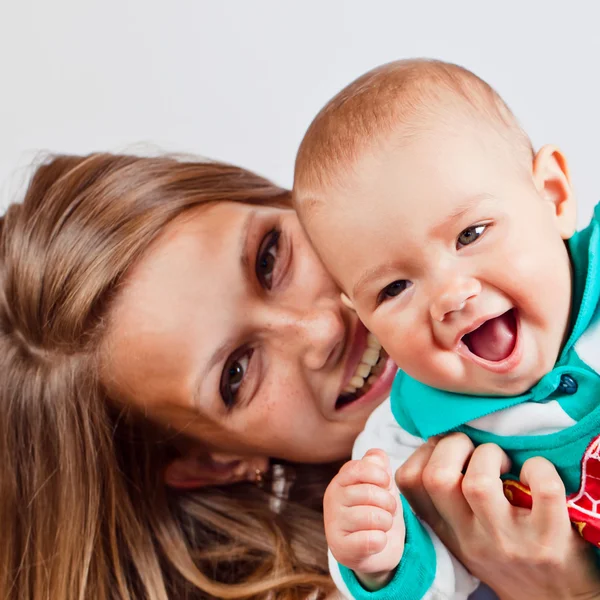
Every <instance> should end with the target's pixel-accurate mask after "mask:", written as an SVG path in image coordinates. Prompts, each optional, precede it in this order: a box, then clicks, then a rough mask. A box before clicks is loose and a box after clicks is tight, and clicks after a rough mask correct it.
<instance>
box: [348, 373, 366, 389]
mask: <svg viewBox="0 0 600 600" xmlns="http://www.w3.org/2000/svg"><path fill="white" fill-rule="evenodd" d="M364 384H365V380H364V379H363V378H362V377H359V376H358V375H355V376H354V377H353V378H352V379H351V380H350V385H353V386H354V387H355V388H356V389H359V388H361V387H362V386H363V385H364Z"/></svg>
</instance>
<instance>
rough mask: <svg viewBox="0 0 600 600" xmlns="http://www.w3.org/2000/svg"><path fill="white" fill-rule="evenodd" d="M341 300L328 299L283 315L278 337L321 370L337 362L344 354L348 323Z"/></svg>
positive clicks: (308, 366) (314, 368) (312, 367)
mask: <svg viewBox="0 0 600 600" xmlns="http://www.w3.org/2000/svg"><path fill="white" fill-rule="evenodd" d="M340 308H341V307H340V303H339V302H334V301H333V300H327V301H326V302H323V303H316V304H315V306H313V307H311V308H310V309H308V310H306V311H303V312H298V311H293V312H292V311H290V312H289V313H285V314H282V315H281V320H280V323H279V324H280V327H279V336H278V337H279V340H280V343H281V345H282V346H284V347H285V348H286V350H287V351H291V352H294V353H296V354H297V357H298V358H299V359H300V360H301V361H302V363H303V364H304V366H305V367H306V368H308V369H311V370H315V371H317V370H320V369H323V368H327V367H329V366H335V365H336V364H337V362H338V360H339V359H340V357H341V356H342V355H343V351H344V346H345V339H346V324H345V322H344V319H343V316H342V311H341V309H340Z"/></svg>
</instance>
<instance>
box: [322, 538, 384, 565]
mask: <svg viewBox="0 0 600 600" xmlns="http://www.w3.org/2000/svg"><path fill="white" fill-rule="evenodd" d="M386 544H387V536H386V534H385V533H384V532H383V531H377V530H371V531H356V532H354V533H350V534H348V535H346V536H344V537H343V538H342V540H340V543H339V544H335V545H331V552H332V553H333V556H334V557H335V559H336V560H337V561H338V562H340V563H342V564H343V565H345V566H346V567H348V568H349V569H352V570H354V571H359V570H362V569H363V568H364V561H365V559H366V558H368V557H369V556H372V555H374V554H377V553H379V552H381V551H382V550H383V549H384V548H385V547H386Z"/></svg>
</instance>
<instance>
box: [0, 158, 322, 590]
mask: <svg viewBox="0 0 600 600" xmlns="http://www.w3.org/2000/svg"><path fill="white" fill-rule="evenodd" d="M218 201H232V202H244V203H250V204H268V205H289V201H290V197H289V193H288V192H287V191H286V190H284V189H281V188H279V187H277V186H275V185H273V184H271V183H270V182H268V181H266V180H265V179H263V178H261V177H259V176H257V175H255V174H253V173H250V172H248V171H245V170H243V169H240V168H237V167H233V166H230V165H225V164H218V163H211V162H181V161H178V160H175V159H173V158H167V157H161V158H140V157H134V156H122V155H111V154H93V155H90V156H86V157H75V156H56V157H53V158H50V159H48V160H47V161H46V162H45V163H44V164H42V165H41V166H39V167H38V168H37V170H36V172H35V174H34V176H33V178H32V180H31V182H30V184H29V187H28V189H27V192H26V195H25V198H24V200H23V202H21V203H18V204H13V205H11V206H10V207H9V208H8V211H7V212H6V214H5V216H4V217H3V218H1V219H0V523H1V524H2V525H1V528H2V535H1V536H0V598H2V599H3V600H12V599H19V600H47V599H51V600H62V599H65V600H83V599H84V598H85V599H94V600H96V599H97V600H108V599H111V600H112V599H119V600H125V599H127V600H133V599H136V600H137V599H144V600H167V599H176V600H181V599H185V598H189V599H192V598H223V599H225V598H277V599H279V598H281V599H292V598H304V597H306V596H308V595H310V594H315V597H316V596H320V595H322V594H325V593H327V592H329V591H330V590H331V583H330V581H329V579H328V577H327V576H326V573H327V569H326V564H327V560H326V545H325V540H324V535H323V528H322V517H321V515H320V505H321V498H322V492H323V489H324V485H325V484H326V482H327V481H328V479H329V477H330V476H331V468H330V467H328V466H323V467H309V466H302V465H297V466H295V471H296V484H295V487H294V490H293V492H294V493H293V494H292V495H291V497H290V500H289V501H288V502H287V503H285V504H284V505H283V508H282V509H281V510H280V512H279V513H277V512H274V511H273V510H271V509H270V508H269V506H270V503H269V494H268V493H267V492H266V491H263V490H261V489H259V488H257V487H256V486H254V485H252V484H238V485H237V486H229V487H227V488H222V489H219V488H212V489H208V488H207V489H204V490H201V491H198V492H195V493H185V494H183V493H175V492H173V491H170V490H168V489H167V488H166V487H165V486H164V484H163V481H162V476H161V473H162V469H163V468H164V465H165V463H166V461H167V460H168V459H169V457H171V456H172V452H173V449H172V448H171V447H170V446H169V444H167V443H166V442H164V438H162V437H161V435H160V432H158V431H157V430H156V429H155V427H154V426H153V425H151V424H150V423H146V422H144V421H143V420H142V419H136V418H131V416H128V415H124V414H123V411H122V410H118V409H117V408H116V406H115V403H113V402H111V401H110V400H109V398H108V397H107V394H106V392H105V390H104V389H103V386H102V383H101V378H100V363H101V360H100V356H99V355H100V349H101V347H102V338H103V331H104V329H105V327H106V321H107V315H108V314H109V310H110V306H111V302H112V301H113V300H114V297H115V294H117V293H118V286H119V283H120V282H121V281H122V280H123V277H124V276H125V274H126V273H127V272H128V270H129V268H130V267H131V266H132V264H133V263H135V261H136V260H137V259H139V257H140V256H141V255H142V254H143V253H144V251H145V250H146V249H147V248H148V246H149V244H150V243H151V242H152V241H153V239H154V238H155V237H156V236H157V234H158V233H159V232H160V231H161V230H162V229H163V228H164V227H165V225H166V224H167V223H169V222H170V221H172V220H173V219H174V218H175V217H177V216H178V215H179V214H181V213H182V212H183V211H185V210H187V209H188V208H190V207H193V206H197V205H199V204H204V203H208V202H218ZM161 440H162V441H161ZM271 504H272V503H271Z"/></svg>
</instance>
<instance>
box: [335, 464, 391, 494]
mask: <svg viewBox="0 0 600 600" xmlns="http://www.w3.org/2000/svg"><path fill="white" fill-rule="evenodd" d="M335 479H336V483H337V484H338V485H340V486H342V487H346V486H350V485H356V484H360V483H369V484H371V485H376V486H379V487H381V488H384V489H388V488H389V486H390V481H391V477H390V474H389V473H388V471H387V469H386V468H384V467H383V466H381V464H378V463H377V462H375V461H372V460H365V459H363V460H351V461H350V462H347V463H346V464H345V465H344V466H343V467H342V468H341V469H340V472H339V473H338V474H337V476H336V478H335Z"/></svg>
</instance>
